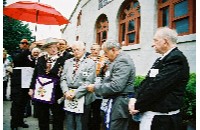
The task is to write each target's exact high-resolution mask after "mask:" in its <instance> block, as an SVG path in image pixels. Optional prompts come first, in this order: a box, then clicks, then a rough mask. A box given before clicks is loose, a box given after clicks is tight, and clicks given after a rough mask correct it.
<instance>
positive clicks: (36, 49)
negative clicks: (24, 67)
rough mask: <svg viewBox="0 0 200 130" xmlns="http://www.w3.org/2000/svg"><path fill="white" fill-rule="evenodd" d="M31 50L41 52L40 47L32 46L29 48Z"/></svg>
mask: <svg viewBox="0 0 200 130" xmlns="http://www.w3.org/2000/svg"><path fill="white" fill-rule="evenodd" d="M31 52H39V53H40V52H41V49H40V48H38V47H34V48H33V49H32V50H31Z"/></svg>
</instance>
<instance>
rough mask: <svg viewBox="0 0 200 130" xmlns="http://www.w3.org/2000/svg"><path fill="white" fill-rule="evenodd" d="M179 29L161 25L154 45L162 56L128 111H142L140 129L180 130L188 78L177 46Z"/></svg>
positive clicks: (133, 112)
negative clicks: (181, 112)
mask: <svg viewBox="0 0 200 130" xmlns="http://www.w3.org/2000/svg"><path fill="white" fill-rule="evenodd" d="M177 35H178V34H177V32H176V31H175V30H172V29H170V28H167V27H162V28H159V29H158V30H157V31H156V33H155V35H154V38H153V45H152V47H153V48H154V49H155V51H156V53H159V54H161V55H162V56H161V57H160V58H158V59H157V60H156V62H155V63H154V64H153V66H152V67H151V69H150V70H149V72H148V74H147V76H146V78H145V79H144V80H143V81H142V83H141V84H140V87H139V89H138V91H137V93H136V97H135V98H133V99H131V100H130V102H129V112H130V113H131V114H136V113H138V112H140V113H143V116H142V118H141V122H140V130H180V129H181V117H180V108H181V106H182V104H183V95H184V91H185V87H186V84H187V82H188V79H189V66H188V61H187V58H186V57H185V56H184V54H183V53H182V52H181V51H180V50H179V49H178V48H177V47H176V43H177Z"/></svg>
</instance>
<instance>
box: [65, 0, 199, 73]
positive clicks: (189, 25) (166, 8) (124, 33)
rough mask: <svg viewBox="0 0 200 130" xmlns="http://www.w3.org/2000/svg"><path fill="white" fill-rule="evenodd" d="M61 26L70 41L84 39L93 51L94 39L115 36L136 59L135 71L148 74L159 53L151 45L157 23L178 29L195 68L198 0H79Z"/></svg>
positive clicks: (95, 41) (191, 65) (180, 47)
mask: <svg viewBox="0 0 200 130" xmlns="http://www.w3.org/2000/svg"><path fill="white" fill-rule="evenodd" d="M70 22H71V23H70V24H68V25H67V26H65V27H64V28H63V29H62V38H64V39H66V40H67V41H68V42H69V43H71V42H73V41H76V40H81V41H84V42H85V43H86V45H87V51H90V49H89V48H90V46H91V44H92V43H98V44H100V45H101V44H102V43H103V42H104V41H105V40H106V39H116V40H118V42H119V43H121V44H122V50H123V51H125V52H126V53H128V54H129V55H130V56H131V57H132V59H133V60H134V63H135V66H136V75H146V73H147V71H148V70H149V69H150V67H151V65H152V64H153V62H154V61H155V59H156V58H157V57H159V56H160V55H158V54H156V53H155V52H154V50H153V48H152V47H151V45H152V42H153V35H154V33H155V31H156V29H157V28H158V27H162V26H169V27H171V28H175V29H176V30H177V31H178V33H179V36H178V45H177V46H178V48H179V49H180V50H181V51H183V53H184V54H185V55H186V57H187V59H188V61H189V65H190V72H196V1H195V0H79V1H78V3H77V5H76V7H75V9H74V11H73V13H72V14H71V16H70Z"/></svg>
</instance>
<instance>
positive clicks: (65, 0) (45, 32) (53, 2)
mask: <svg viewBox="0 0 200 130" xmlns="http://www.w3.org/2000/svg"><path fill="white" fill-rule="evenodd" d="M17 1H33V2H38V0H7V5H9V4H12V3H15V2H17ZM77 1H78V0H40V3H44V4H48V5H50V6H52V7H54V8H55V9H56V10H57V11H59V12H60V13H61V14H62V15H63V16H64V17H66V18H67V19H69V17H70V15H71V13H72V11H73V10H74V8H75V6H76V3H77ZM24 23H29V27H30V30H31V31H32V33H33V35H36V40H41V39H45V38H48V37H55V38H61V32H60V29H61V28H63V27H64V26H65V25H61V26H58V25H39V24H37V32H35V25H36V24H35V23H30V22H24Z"/></svg>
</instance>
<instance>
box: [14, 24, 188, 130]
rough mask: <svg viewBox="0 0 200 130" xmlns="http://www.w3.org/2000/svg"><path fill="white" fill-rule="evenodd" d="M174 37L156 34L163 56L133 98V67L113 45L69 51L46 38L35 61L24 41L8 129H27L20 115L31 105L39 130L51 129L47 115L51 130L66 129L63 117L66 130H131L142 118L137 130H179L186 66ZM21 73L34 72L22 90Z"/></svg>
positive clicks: (164, 31)
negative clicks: (133, 121) (134, 120)
mask: <svg viewBox="0 0 200 130" xmlns="http://www.w3.org/2000/svg"><path fill="white" fill-rule="evenodd" d="M177 35H178V34H177V32H176V31H175V30H173V29H170V28H167V27H163V28H159V29H158V30H157V31H156V33H155V35H154V38H153V44H152V47H153V48H154V49H155V52H156V53H159V54H161V55H162V56H161V57H160V58H158V59H157V60H156V62H155V63H154V64H153V66H152V67H151V69H150V70H149V72H148V74H147V76H146V78H145V79H144V81H142V83H141V84H140V86H139V89H138V91H136V92H135V91H134V85H133V83H134V77H135V74H136V69H137V66H135V65H134V62H133V59H132V58H131V57H130V56H129V55H128V54H126V53H125V52H123V51H122V49H121V45H120V43H118V42H117V41H115V40H112V39H108V40H107V41H106V42H104V43H103V44H102V46H100V45H98V44H96V43H94V44H92V46H91V53H88V52H86V45H85V43H84V42H82V41H75V42H73V43H71V47H69V46H68V43H67V41H66V40H64V39H60V40H57V39H52V38H48V39H47V40H46V42H45V44H44V45H42V46H41V47H40V49H41V50H42V52H41V53H40V54H39V55H38V56H36V57H35V58H34V57H33V53H32V54H31V50H34V49H35V48H37V45H36V44H31V45H30V46H29V43H28V41H27V40H26V39H23V40H22V41H21V42H20V48H21V51H20V52H19V53H18V54H16V55H15V57H13V63H14V69H13V73H12V77H11V90H12V91H11V92H12V93H11V95H12V107H11V129H12V130H16V129H18V127H23V128H28V127H29V126H28V124H25V123H24V120H23V118H24V116H23V115H24V110H25V108H26V105H27V103H28V101H29V100H30V99H32V100H33V101H34V106H35V107H36V108H37V118H38V126H39V129H40V130H49V129H50V127H49V123H50V122H49V121H50V120H49V118H50V116H51V114H52V118H53V121H52V125H53V130H63V129H64V123H65V122H64V120H65V117H66V129H67V130H94V129H95V130H100V129H103V130H104V129H106V130H128V129H129V130H130V129H132V130H134V128H130V127H129V123H130V120H131V119H132V117H134V116H137V115H141V117H140V130H169V129H170V130H171V129H172V130H180V129H181V116H180V108H181V105H182V102H183V94H184V91H185V87H186V84H187V81H188V79H189V66H188V62H187V58H186V57H185V56H184V54H183V53H182V52H181V51H180V50H179V49H178V48H177V47H176V43H177ZM40 49H39V50H40ZM101 49H102V52H103V53H102V54H101V53H100V51H101ZM17 67H18V68H19V67H20V69H17ZM23 67H32V68H34V69H33V75H32V78H31V80H30V86H27V88H22V83H21V79H20V78H21V76H20V75H22V69H23ZM29 104H30V103H29ZM100 124H103V125H100Z"/></svg>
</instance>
